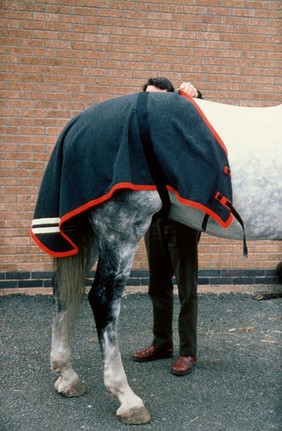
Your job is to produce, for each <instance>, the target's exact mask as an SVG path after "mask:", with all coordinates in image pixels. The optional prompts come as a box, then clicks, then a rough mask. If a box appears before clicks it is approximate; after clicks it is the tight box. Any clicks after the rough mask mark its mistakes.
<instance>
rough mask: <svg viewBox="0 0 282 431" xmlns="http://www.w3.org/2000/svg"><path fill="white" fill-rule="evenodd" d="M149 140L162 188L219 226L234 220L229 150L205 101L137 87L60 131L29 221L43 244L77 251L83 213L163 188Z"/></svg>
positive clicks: (62, 252)
mask: <svg viewBox="0 0 282 431" xmlns="http://www.w3.org/2000/svg"><path fill="white" fill-rule="evenodd" d="M144 106H145V108H144ZM141 109H143V110H144V109H145V117H146V118H145V120H144V121H143V120H140V115H139V114H140V110H141ZM138 115H139V116H138ZM144 130H146V133H145V136H144ZM144 141H146V144H147V147H148V145H149V146H150V147H151V148H150V149H151V152H152V153H153V156H154V158H155V161H156V163H157V165H158V166H157V167H159V168H160V171H161V174H162V182H164V185H165V189H166V190H167V191H169V192H173V193H174V194H175V196H176V197H177V200H178V201H179V204H180V205H184V206H186V205H190V206H193V207H195V208H197V209H198V210H199V211H200V213H201V215H202V216H203V218H204V216H205V215H206V214H207V215H208V216H210V217H212V218H213V219H215V220H216V221H217V222H218V223H219V224H220V225H221V226H222V227H225V228H226V227H228V226H229V225H230V224H231V223H232V219H233V216H232V213H231V211H230V205H229V204H230V203H231V202H232V186H231V175H230V168H229V163H228V157H227V150H226V148H225V145H224V143H223V142H222V140H221V139H220V137H219V136H218V135H217V133H216V131H215V130H214V129H213V127H212V125H211V124H210V123H209V121H208V120H207V119H206V117H205V115H204V114H203V112H202V111H201V109H200V107H199V106H198V105H197V104H196V103H195V102H194V101H193V99H192V98H190V97H187V96H186V97H183V95H181V94H179V93H177V92H175V93H158V92H152V93H134V94H130V95H127V96H122V97H118V98H113V99H109V100H107V101H105V102H102V103H98V104H96V105H94V106H92V107H91V108H89V109H87V110H85V111H83V112H81V113H80V114H79V115H77V116H76V117H75V118H73V119H72V120H71V121H70V122H69V123H68V124H67V125H66V127H65V128H64V130H63V131H62V133H61V135H60V136H59V138H58V141H57V144H56V146H55V148H54V150H53V152H52V154H51V157H50V160H49V163H48V165H47V168H46V171H45V174H44V177H43V180H42V184H41V187H40V191H39V195H38V200H37V204H36V208H35V212H34V219H33V222H32V227H31V236H32V238H33V239H34V240H35V242H36V243H37V244H38V245H39V247H40V248H41V249H42V250H44V251H45V252H47V253H48V254H50V255H52V256H57V257H63V256H70V255H73V254H76V253H77V252H78V246H77V243H76V235H75V234H76V229H77V226H78V225H79V220H80V217H81V216H82V215H87V212H88V211H89V210H91V209H93V208H94V207H95V206H96V205H99V204H101V203H103V202H106V201H107V200H108V199H111V197H112V196H113V195H114V194H115V193H119V192H121V191H122V190H132V191H138V190H156V189H158V186H157V184H156V179H155V175H154V170H155V169H156V166H155V165H154V164H153V165H152V166H150V157H149V158H148V155H147V154H146V151H144Z"/></svg>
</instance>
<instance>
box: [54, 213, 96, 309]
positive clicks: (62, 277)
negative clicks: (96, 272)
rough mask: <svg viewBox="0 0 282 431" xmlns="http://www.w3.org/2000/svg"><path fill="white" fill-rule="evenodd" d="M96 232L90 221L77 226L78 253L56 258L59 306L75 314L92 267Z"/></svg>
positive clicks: (55, 275)
mask: <svg viewBox="0 0 282 431" xmlns="http://www.w3.org/2000/svg"><path fill="white" fill-rule="evenodd" d="M94 239H95V237H94V232H93V229H92V228H91V226H90V223H88V221H86V220H83V222H82V223H80V224H79V226H78V228H77V245H78V249H79V251H78V253H77V254H76V255H74V256H69V257H62V258H54V260H53V265H54V270H55V273H54V277H53V291H54V296H56V297H57V298H58V299H59V302H60V304H58V305H59V307H60V308H61V309H64V310H67V311H68V312H69V314H73V312H75V310H76V309H77V308H78V305H79V304H80V303H81V300H82V298H83V294H84V293H85V277H86V270H88V269H90V268H89V265H90V264H91V262H90V260H91V250H92V248H93V245H94Z"/></svg>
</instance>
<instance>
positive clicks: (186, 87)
mask: <svg viewBox="0 0 282 431" xmlns="http://www.w3.org/2000/svg"><path fill="white" fill-rule="evenodd" d="M179 90H183V91H185V93H187V94H189V96H191V97H198V90H197V88H195V87H194V85H192V84H191V82H182V84H181V85H180V87H179Z"/></svg>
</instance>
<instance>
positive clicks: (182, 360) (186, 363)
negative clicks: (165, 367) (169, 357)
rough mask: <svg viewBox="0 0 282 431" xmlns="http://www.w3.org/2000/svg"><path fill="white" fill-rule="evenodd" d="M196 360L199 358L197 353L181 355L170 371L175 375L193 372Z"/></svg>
mask: <svg viewBox="0 0 282 431" xmlns="http://www.w3.org/2000/svg"><path fill="white" fill-rule="evenodd" d="M196 362H197V358H196V356H195V355H192V356H179V357H178V358H177V360H176V362H175V363H174V364H173V365H172V367H171V370H170V372H171V374H174V375H175V376H185V374H188V373H191V371H192V370H193V368H194V365H195V364H196Z"/></svg>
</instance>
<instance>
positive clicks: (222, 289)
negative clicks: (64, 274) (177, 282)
mask: <svg viewBox="0 0 282 431" xmlns="http://www.w3.org/2000/svg"><path fill="white" fill-rule="evenodd" d="M88 292H89V288H87V289H86V293H88ZM147 292H148V287H147V286H126V287H125V289H124V293H123V296H127V295H132V294H135V293H144V294H145V293H147ZM174 293H175V294H177V287H176V286H175V287H174ZM198 293H199V294H200V295H201V294H214V295H219V294H222V293H241V294H242V293H244V294H250V295H252V294H256V293H274V294H277V293H278V294H282V285H277V284H275V285H274V284H270V285H266V284H240V285H233V284H226V285H220V284H219V285H200V286H198ZM20 294H21V295H28V296H35V295H52V288H50V287H44V288H34V287H33V288H15V289H12V288H9V289H0V296H4V295H20Z"/></svg>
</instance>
